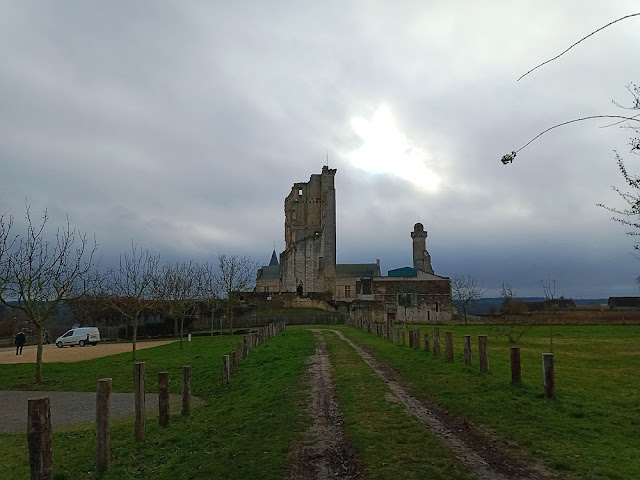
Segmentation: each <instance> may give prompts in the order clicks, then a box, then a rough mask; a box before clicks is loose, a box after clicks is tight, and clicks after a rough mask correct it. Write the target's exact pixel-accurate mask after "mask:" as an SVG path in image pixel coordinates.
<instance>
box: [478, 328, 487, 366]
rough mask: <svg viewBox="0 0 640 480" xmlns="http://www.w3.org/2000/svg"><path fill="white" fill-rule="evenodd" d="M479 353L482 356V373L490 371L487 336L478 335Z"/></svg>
mask: <svg viewBox="0 0 640 480" xmlns="http://www.w3.org/2000/svg"><path fill="white" fill-rule="evenodd" d="M478 353H479V355H480V371H481V372H488V371H489V351H488V338H487V336H486V335H478Z"/></svg>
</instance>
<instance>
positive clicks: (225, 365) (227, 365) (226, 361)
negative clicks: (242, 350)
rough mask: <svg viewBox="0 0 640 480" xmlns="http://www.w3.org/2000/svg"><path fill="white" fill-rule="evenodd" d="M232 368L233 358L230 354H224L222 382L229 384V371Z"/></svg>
mask: <svg viewBox="0 0 640 480" xmlns="http://www.w3.org/2000/svg"><path fill="white" fill-rule="evenodd" d="M230 370H231V359H230V357H229V355H223V356H222V384H223V385H228V384H229V373H230Z"/></svg>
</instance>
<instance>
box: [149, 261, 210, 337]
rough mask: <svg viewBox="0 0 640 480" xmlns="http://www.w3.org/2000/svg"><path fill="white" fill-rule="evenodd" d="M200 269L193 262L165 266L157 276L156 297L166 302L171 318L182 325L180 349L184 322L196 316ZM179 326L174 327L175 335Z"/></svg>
mask: <svg viewBox="0 0 640 480" xmlns="http://www.w3.org/2000/svg"><path fill="white" fill-rule="evenodd" d="M199 275H200V269H199V268H198V265H197V264H195V263H193V262H189V263H186V262H183V263H176V264H175V265H165V266H164V267H163V268H162V271H161V272H160V275H158V276H157V280H158V281H157V282H156V287H155V295H156V297H157V298H159V299H162V300H163V301H165V302H166V306H167V311H168V313H169V316H171V317H172V318H173V319H174V322H177V323H179V325H180V335H179V336H180V348H181V349H182V339H183V337H184V321H185V319H186V318H187V317H189V316H192V315H194V312H195V309H196V300H197V298H198V293H199V291H198V287H199V285H200V282H199V278H198V276H199ZM177 327H178V325H177V324H176V325H174V331H175V334H176V335H177V334H178V328H177Z"/></svg>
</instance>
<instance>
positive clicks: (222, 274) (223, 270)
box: [218, 254, 258, 334]
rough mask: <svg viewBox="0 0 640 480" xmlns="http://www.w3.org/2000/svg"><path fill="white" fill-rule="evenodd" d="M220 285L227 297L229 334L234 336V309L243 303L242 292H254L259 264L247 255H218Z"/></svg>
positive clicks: (221, 290)
mask: <svg viewBox="0 0 640 480" xmlns="http://www.w3.org/2000/svg"><path fill="white" fill-rule="evenodd" d="M218 267H219V272H218V285H219V289H220V292H221V293H222V294H223V295H225V296H226V312H227V318H228V319H229V333H231V334H233V315H234V308H235V307H236V306H238V305H239V304H240V302H241V299H240V296H241V292H246V291H250V290H253V287H254V284H255V281H256V272H257V270H258V264H257V263H256V262H255V261H253V260H251V257H249V256H247V255H242V256H238V255H231V256H226V255H224V254H222V255H218Z"/></svg>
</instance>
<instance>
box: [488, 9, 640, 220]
mask: <svg viewBox="0 0 640 480" xmlns="http://www.w3.org/2000/svg"><path fill="white" fill-rule="evenodd" d="M638 16H640V13H632V14H629V15H625V16H623V17H620V18H617V19H616V20H613V21H611V22H609V23H607V24H606V25H604V26H602V27H600V28H598V29H597V30H594V31H593V32H591V33H590V34H588V35H586V36H584V37H582V38H581V39H580V40H578V41H577V42H575V43H573V44H572V45H571V46H570V47H569V48H567V49H565V50H564V51H562V52H561V53H560V54H559V55H556V56H555V57H553V58H550V59H549V60H546V61H544V62H542V63H540V64H538V65H536V66H535V67H533V68H532V69H531V70H529V71H528V72H526V73H525V74H524V75H522V76H520V78H518V81H520V80H522V78H523V77H525V76H527V75H529V74H530V73H531V72H533V71H534V70H537V69H538V68H540V67H542V66H543V65H546V64H548V63H550V62H553V61H554V60H556V59H558V58H560V57H561V56H562V55H564V54H565V53H567V52H568V51H569V50H571V49H572V48H574V47H576V46H577V45H579V44H580V43H582V42H583V41H585V40H587V39H588V38H589V37H591V36H593V35H595V34H596V33H598V32H600V31H602V30H604V29H605V28H608V27H610V26H612V25H614V24H616V23H618V22H620V21H622V20H627V19H630V18H633V17H638ZM627 90H629V91H630V92H631V94H632V95H633V97H634V103H633V104H632V106H631V108H628V107H627V109H629V110H638V109H639V108H640V104H639V102H640V98H639V96H638V87H637V86H636V85H634V84H631V85H629V86H627ZM612 103H613V104H614V105H616V106H618V107H621V105H620V104H619V103H618V102H616V101H613V102H612ZM623 108H624V107H623ZM594 119H613V120H615V121H616V122H615V123H614V125H619V124H624V125H623V126H624V127H626V128H630V129H632V130H634V131H635V137H634V138H632V139H631V147H632V151H635V152H636V153H637V151H638V149H639V148H640V135H639V131H638V129H639V125H640V119H639V118H638V115H634V114H631V115H589V116H586V117H582V118H574V119H572V120H568V121H566V122H562V123H558V124H556V125H553V126H551V127H549V128H547V129H545V130H543V131H542V132H540V133H539V134H538V135H536V136H535V137H533V138H532V139H531V140H529V141H528V142H527V143H525V144H524V145H523V146H522V147H520V148H519V149H517V150H514V151H512V152H511V153H507V154H506V155H503V156H502V158H501V159H500V160H501V162H502V164H503V165H507V164H508V163H513V160H514V159H515V158H516V155H517V154H518V152H520V151H521V150H523V149H524V148H526V147H527V146H528V145H530V144H531V143H533V142H534V141H536V140H537V139H538V138H540V137H541V136H542V135H544V134H545V133H547V132H549V131H551V130H554V129H556V128H559V127H562V126H565V125H569V124H571V123H576V122H582V121H586V120H594ZM616 157H618V155H617V153H616ZM618 165H620V158H619V157H618ZM621 170H622V168H621ZM623 175H624V172H623ZM623 223H624V222H623Z"/></svg>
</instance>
